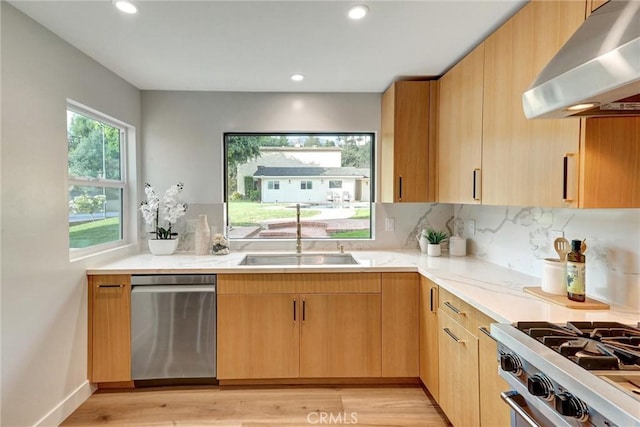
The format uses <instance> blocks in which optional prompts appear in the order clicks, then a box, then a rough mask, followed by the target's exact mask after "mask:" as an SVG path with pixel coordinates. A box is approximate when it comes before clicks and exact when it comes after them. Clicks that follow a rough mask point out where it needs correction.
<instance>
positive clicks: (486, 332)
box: [478, 326, 497, 341]
mask: <svg viewBox="0 0 640 427" xmlns="http://www.w3.org/2000/svg"><path fill="white" fill-rule="evenodd" d="M478 329H480V332H482V333H483V334H485V335H486V336H488V337H489V338H491V339H492V340H494V341H497V340H496V339H495V338H494V337H493V335H491V332H489V330H488V329H487V328H485V327H484V326H480V327H479V328H478Z"/></svg>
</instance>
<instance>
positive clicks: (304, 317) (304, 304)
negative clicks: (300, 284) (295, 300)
mask: <svg viewBox="0 0 640 427" xmlns="http://www.w3.org/2000/svg"><path fill="white" fill-rule="evenodd" d="M305 320H307V301H306V300H305V299H303V300H302V321H303V322H304V321H305Z"/></svg>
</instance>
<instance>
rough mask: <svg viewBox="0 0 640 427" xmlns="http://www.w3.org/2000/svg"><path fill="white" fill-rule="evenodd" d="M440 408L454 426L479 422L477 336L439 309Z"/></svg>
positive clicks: (474, 424) (473, 424)
mask: <svg viewBox="0 0 640 427" xmlns="http://www.w3.org/2000/svg"><path fill="white" fill-rule="evenodd" d="M438 322H439V326H440V327H439V336H438V339H439V343H438V344H439V358H440V369H439V370H440V378H439V388H438V393H439V396H440V400H439V401H438V403H439V404H440V407H441V408H442V410H443V411H444V413H445V414H447V417H448V418H449V420H450V421H451V423H452V424H453V425H454V426H477V425H479V424H480V400H479V389H478V339H477V338H476V337H475V336H474V335H473V334H471V333H470V332H469V331H467V330H466V329H464V328H463V327H462V326H460V324H458V323H457V322H455V321H454V320H453V319H451V318H450V317H449V316H447V315H446V314H445V313H444V312H443V311H442V310H439V311H438Z"/></svg>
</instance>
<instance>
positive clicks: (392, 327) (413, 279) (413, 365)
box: [382, 273, 420, 377]
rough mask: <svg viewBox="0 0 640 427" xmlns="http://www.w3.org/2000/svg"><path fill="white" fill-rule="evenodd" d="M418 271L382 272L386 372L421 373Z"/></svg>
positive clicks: (398, 374)
mask: <svg viewBox="0 0 640 427" xmlns="http://www.w3.org/2000/svg"><path fill="white" fill-rule="evenodd" d="M419 300H420V297H419V280H418V274H417V273H382V376H383V377H418V376H419V374H420V361H419V356H420V345H419V341H420V339H419V319H418V308H419Z"/></svg>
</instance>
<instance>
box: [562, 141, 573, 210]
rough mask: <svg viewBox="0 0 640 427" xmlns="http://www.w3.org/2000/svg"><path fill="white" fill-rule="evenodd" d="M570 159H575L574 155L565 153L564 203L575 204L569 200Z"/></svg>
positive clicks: (563, 166) (563, 159) (563, 164)
mask: <svg viewBox="0 0 640 427" xmlns="http://www.w3.org/2000/svg"><path fill="white" fill-rule="evenodd" d="M569 157H573V153H564V157H563V158H562V201H563V202H565V203H571V202H573V200H572V199H570V198H569Z"/></svg>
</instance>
